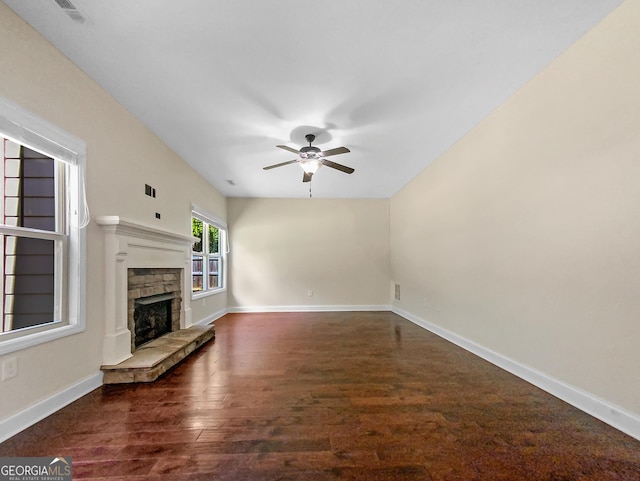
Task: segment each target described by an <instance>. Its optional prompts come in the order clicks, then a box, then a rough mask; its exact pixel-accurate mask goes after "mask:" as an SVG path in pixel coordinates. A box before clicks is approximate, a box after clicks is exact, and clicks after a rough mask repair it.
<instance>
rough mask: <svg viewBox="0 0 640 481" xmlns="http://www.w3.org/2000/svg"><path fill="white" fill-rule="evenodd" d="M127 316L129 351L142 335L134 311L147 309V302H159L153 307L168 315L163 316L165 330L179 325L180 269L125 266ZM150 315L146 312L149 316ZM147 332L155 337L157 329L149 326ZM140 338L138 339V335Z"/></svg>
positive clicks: (175, 329) (169, 330)
mask: <svg viewBox="0 0 640 481" xmlns="http://www.w3.org/2000/svg"><path fill="white" fill-rule="evenodd" d="M127 274H128V282H127V286H128V287H127V298H128V305H127V317H128V321H129V331H131V352H133V351H135V350H136V346H137V345H138V344H139V343H138V341H139V340H140V341H141V343H142V342H144V341H145V340H146V341H147V342H148V341H151V340H153V339H149V338H146V336H141V334H140V327H141V326H140V323H139V320H137V319H136V311H138V310H141V309H145V308H146V309H149V306H154V307H155V306H161V308H156V309H157V310H158V311H162V312H164V313H165V314H169V315H168V316H163V318H164V319H163V320H164V321H168V322H166V323H167V324H168V326H167V327H168V332H173V331H178V330H179V329H180V308H181V305H182V269H164V268H153V269H147V268H135V267H134V268H129V269H127ZM166 303H169V305H170V307H169V309H168V312H167V308H166V306H165V304H166ZM153 318H154V316H149V319H153ZM149 333H150V334H151V333H153V334H154V337H153V338H155V337H156V336H158V332H157V329H149ZM141 337H142V338H143V339H139V338H141Z"/></svg>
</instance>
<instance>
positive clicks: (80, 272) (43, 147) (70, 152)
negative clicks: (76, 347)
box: [0, 97, 87, 356]
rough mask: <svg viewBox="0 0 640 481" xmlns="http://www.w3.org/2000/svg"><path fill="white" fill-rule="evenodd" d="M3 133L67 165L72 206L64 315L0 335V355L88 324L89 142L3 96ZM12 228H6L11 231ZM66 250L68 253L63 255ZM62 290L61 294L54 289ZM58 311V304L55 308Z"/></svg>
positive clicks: (62, 296)
mask: <svg viewBox="0 0 640 481" xmlns="http://www.w3.org/2000/svg"><path fill="white" fill-rule="evenodd" d="M0 134H1V135H2V136H4V137H6V138H8V139H10V140H12V141H13V142H16V143H18V144H21V145H24V146H26V147H28V148H30V149H33V150H36V151H38V152H41V153H43V154H45V155H47V156H49V157H52V158H54V159H56V160H59V161H62V162H64V163H65V164H66V167H65V170H67V180H68V182H67V186H66V187H67V189H66V190H67V195H68V199H67V202H68V204H67V205H68V207H67V209H68V211H67V213H66V214H65V215H68V217H67V232H66V235H65V239H64V241H63V242H65V243H66V246H65V249H63V251H64V250H66V252H61V253H60V254H61V256H60V257H59V258H60V259H61V262H63V263H64V269H63V270H64V272H65V275H64V277H61V279H62V280H61V281H60V285H59V286H58V282H57V283H56V289H58V288H59V289H60V291H59V292H60V296H57V295H56V297H57V298H58V299H62V302H63V304H64V307H63V308H61V309H60V312H61V317H60V319H55V320H54V321H53V322H49V323H46V324H41V325H37V326H33V327H28V328H24V329H18V330H15V331H8V332H6V333H1V334H0V356H1V355H3V354H7V353H10V352H14V351H18V350H21V349H26V348H29V347H32V346H36V345H38V344H42V343H45V342H50V341H53V340H55V339H60V338H62V337H66V336H70V335H73V334H77V333H79V332H82V331H84V330H85V328H86V269H85V265H86V239H85V229H84V228H83V226H81V222H82V220H81V218H82V216H83V215H84V213H85V207H86V205H85V203H84V202H85V200H84V172H85V165H86V152H87V147H86V143H85V142H84V141H82V140H80V139H78V138H77V137H75V136H73V135H71V134H69V133H68V132H65V131H64V130H62V129H60V128H59V127H57V126H55V125H53V124H51V123H49V122H47V121H46V120H44V119H41V118H40V117H38V116H36V115H35V114H33V113H31V112H29V111H27V110H25V109H24V108H22V107H20V106H19V105H17V104H15V103H13V102H11V101H10V100H8V99H6V98H4V97H0ZM10 230H11V229H9V228H4V227H3V228H2V232H3V233H5V234H10V232H9V231H10ZM65 254H66V255H65ZM56 294H58V293H56ZM57 310H58V309H57Z"/></svg>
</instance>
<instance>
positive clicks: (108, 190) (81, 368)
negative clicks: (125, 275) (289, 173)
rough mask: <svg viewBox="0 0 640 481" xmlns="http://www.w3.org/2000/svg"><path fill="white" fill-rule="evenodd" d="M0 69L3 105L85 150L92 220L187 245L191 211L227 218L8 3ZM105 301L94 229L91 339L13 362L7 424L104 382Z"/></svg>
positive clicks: (90, 232)
mask: <svg viewBox="0 0 640 481" xmlns="http://www.w3.org/2000/svg"><path fill="white" fill-rule="evenodd" d="M0 59H2V75H0V95H1V96H4V97H6V98H8V99H9V100H11V101H13V102H15V103H17V104H19V105H21V106H22V107H24V108H25V109H27V110H30V111H31V112H33V113H35V114H36V115H39V116H40V117H42V118H44V119H45V120H47V121H49V122H51V123H53V124H55V125H57V126H58V127H60V128H62V129H65V130H66V131H68V132H70V133H71V134H73V135H75V136H77V137H79V138H81V139H82V140H84V141H85V142H86V143H87V196H88V203H89V208H90V209H91V214H92V217H94V218H95V217H97V216H103V215H119V216H122V217H125V218H127V219H130V220H133V221H136V222H140V223H143V224H147V225H151V226H155V227H157V228H160V229H164V230H167V231H170V232H176V233H180V234H184V235H190V233H191V227H190V209H191V203H192V202H194V203H196V204H197V205H199V206H201V207H203V208H206V209H208V210H209V211H210V212H212V213H214V214H216V215H217V216H219V217H221V218H225V216H226V202H225V199H224V198H223V197H222V196H221V195H220V194H219V193H218V192H217V191H215V190H214V189H213V188H212V187H211V186H210V185H209V184H208V183H207V182H205V181H204V180H203V179H202V178H201V177H200V176H198V175H197V174H196V173H195V172H194V171H193V170H191V169H190V168H189V167H188V166H187V165H186V164H185V163H184V162H183V161H182V160H181V159H180V158H179V157H178V156H176V154H175V153H173V152H172V151H171V150H170V149H169V148H167V146H166V145H164V144H163V143H162V142H161V141H160V140H158V138H156V137H155V136H154V135H153V134H151V133H150V132H149V131H148V130H147V129H146V128H145V127H144V126H143V125H142V124H141V123H140V122H139V121H138V120H136V119H135V118H133V117H132V116H131V115H130V114H129V113H128V112H127V111H126V110H125V109H124V108H123V107H121V106H120V105H119V104H118V103H117V102H116V101H115V100H114V99H112V98H111V97H109V96H108V95H107V94H106V93H105V92H104V91H103V90H102V89H101V88H100V87H99V86H98V85H97V84H95V83H94V82H93V81H92V80H90V79H89V78H88V77H87V76H86V75H84V74H83V73H82V72H81V71H80V70H79V69H78V68H77V67H76V66H74V65H73V64H72V63H71V62H69V61H68V59H67V58H66V57H64V56H63V55H62V54H61V53H60V52H58V51H57V50H56V49H54V48H53V47H52V46H51V45H50V44H49V43H48V42H46V41H45V40H44V39H43V38H42V37H41V36H40V35H39V34H37V33H36V32H35V31H33V30H32V29H31V27H29V26H28V25H27V24H25V23H24V22H23V21H22V20H21V19H20V18H19V17H17V16H16V15H15V14H14V13H13V12H12V11H11V10H10V9H9V8H8V7H6V6H5V5H4V4H3V3H1V2H0ZM123 81H126V78H124V77H123ZM145 183H148V184H151V185H153V186H154V187H155V188H156V189H157V198H156V199H152V198H151V197H148V196H145V195H144V184H145ZM155 212H159V213H160V214H161V215H162V219H161V220H157V219H156V218H155ZM103 291H104V282H103V240H102V232H101V230H100V228H99V227H98V226H96V224H95V223H93V222H92V223H91V224H90V225H89V226H88V228H87V329H86V332H84V333H82V334H78V335H74V336H71V337H67V338H64V339H60V340H57V341H53V342H50V343H47V344H43V345H40V346H37V347H33V348H29V349H26V350H23V351H19V352H16V353H12V354H11V355H10V356H12V357H13V356H15V357H17V359H18V376H17V377H15V378H13V379H10V380H7V381H5V382H3V383H2V384H1V385H0V421H2V420H3V419H6V418H8V417H9V416H11V415H12V414H14V413H17V412H18V411H21V410H23V409H25V408H27V407H29V406H30V405H33V404H34V403H36V402H38V401H42V400H44V399H46V398H48V397H50V396H52V395H54V394H55V393H57V392H60V391H63V390H64V389H66V388H67V387H69V386H71V385H73V384H75V383H77V382H79V381H81V380H83V379H85V378H87V377H89V376H91V375H94V374H95V373H97V372H98V370H99V366H100V362H101V352H102V334H103V319H102V313H103V310H104V296H103ZM220 306H222V307H220ZM224 306H226V294H222V295H218V296H215V299H213V298H212V301H211V302H209V303H207V305H206V306H204V307H203V306H200V305H198V306H194V309H193V311H192V313H193V321H194V322H197V321H198V320H199V319H201V318H206V317H208V316H209V315H210V314H211V313H213V312H215V311H217V310H219V309H221V308H224Z"/></svg>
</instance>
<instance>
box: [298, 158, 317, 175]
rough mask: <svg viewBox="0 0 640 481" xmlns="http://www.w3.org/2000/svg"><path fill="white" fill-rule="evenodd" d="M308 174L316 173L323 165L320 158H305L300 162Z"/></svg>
mask: <svg viewBox="0 0 640 481" xmlns="http://www.w3.org/2000/svg"><path fill="white" fill-rule="evenodd" d="M298 164H299V165H300V167H302V170H304V172H305V173H306V174H315V173H316V172H318V169H319V168H320V166H321V165H322V162H320V160H318V159H305V160H300V161H299V162H298Z"/></svg>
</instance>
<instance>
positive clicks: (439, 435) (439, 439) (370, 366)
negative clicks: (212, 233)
mask: <svg viewBox="0 0 640 481" xmlns="http://www.w3.org/2000/svg"><path fill="white" fill-rule="evenodd" d="M0 456H71V457H72V458H73V471H74V479H78V480H80V479H92V480H94V481H97V480H105V481H106V480H109V481H116V480H122V481H124V480H127V481H135V480H151V481H196V480H197V481H200V480H233V481H242V480H245V481H249V480H252V481H253V480H255V481H258V480H259V481H275V480H318V481H323V480H333V481H335V480H363V481H364V480H366V481H378V480H393V481H401V480H433V481H445V480H447V481H454V480H456V481H458V480H460V481H474V480H483V481H485V480H486V481H501V480H504V481H507V480H508V481H519V480H527V481H530V480H534V481H546V480H548V481H572V480H576V481H578V480H580V481H607V480H633V481H638V480H640V441H637V440H634V439H632V438H630V437H628V436H626V435H624V434H622V433H620V432H618V431H616V430H614V429H613V428H611V427H609V426H607V425H605V424H603V423H601V422H599V421H597V420H596V419H594V418H592V417H590V416H588V415H586V414H584V413H582V412H580V411H578V410H576V409H574V408H572V407H571V406H569V405H567V404H565V403H564V402H562V401H559V400H558V399H556V398H554V397H552V396H550V395H548V394H546V393H544V392H542V391H540V390H539V389H537V388H535V387H533V386H531V385H529V384H527V383H526V382H524V381H521V380H519V379H518V378H515V377H514V376H512V375H510V374H508V373H506V372H504V371H502V370H500V369H499V368H497V367H494V366H492V365H490V364H489V363H487V362H485V361H483V360H481V359H479V358H477V357H475V356H473V355H472V354H469V353H467V352H465V351H463V350H461V349H459V348H457V347H455V346H454V345H452V344H450V343H448V342H446V341H444V340H442V339H440V338H438V337H436V336H435V335H433V334H431V333H429V332H427V331H425V330H423V329H421V328H419V327H417V326H415V325H413V324H411V323H410V322H408V321H406V320H404V319H402V318H400V317H398V316H396V315H394V314H391V313H388V312H385V313H382V312H377V313H376V312H364V313H363V312H359V313H305V314H296V313H286V314H231V315H227V316H225V317H224V318H222V319H220V320H219V321H217V322H216V339H215V341H213V342H210V343H209V344H207V345H205V346H204V347H203V348H202V349H201V350H200V351H198V352H197V353H195V354H194V355H192V356H191V357H190V358H189V359H187V360H186V361H184V362H183V363H181V364H180V365H178V366H177V367H176V368H175V369H173V370H172V371H170V372H169V373H167V374H166V375H164V376H163V377H161V378H160V379H159V380H158V381H156V382H155V383H153V384H137V385H111V386H103V387H102V388H100V389H97V390H96V391H94V392H92V393H91V394H89V395H87V396H85V397H83V398H82V399H80V400H78V401H76V402H75V403H73V404H71V405H70V406H68V407H66V408H65V409H62V410H61V411H59V412H58V413H56V414H55V415H53V416H51V417H49V418H47V419H46V420H44V421H42V422H40V423H38V424H36V425H35V426H33V427H32V428H30V429H27V430H26V431H24V432H22V433H20V434H18V435H17V436H14V437H13V438H11V439H10V440H8V441H6V442H5V443H3V444H0Z"/></svg>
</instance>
